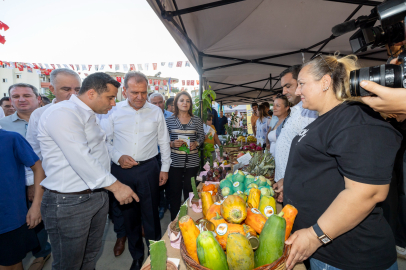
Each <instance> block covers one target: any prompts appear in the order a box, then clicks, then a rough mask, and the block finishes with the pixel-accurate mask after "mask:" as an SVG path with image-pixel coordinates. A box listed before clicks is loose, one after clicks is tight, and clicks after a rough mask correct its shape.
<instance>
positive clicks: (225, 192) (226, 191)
mask: <svg viewBox="0 0 406 270" xmlns="http://www.w3.org/2000/svg"><path fill="white" fill-rule="evenodd" d="M230 194H231V189H230V188H229V187H224V188H222V189H221V195H223V197H225V196H228V195H230Z"/></svg>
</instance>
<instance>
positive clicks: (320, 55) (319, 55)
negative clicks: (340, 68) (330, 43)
mask: <svg viewBox="0 0 406 270" xmlns="http://www.w3.org/2000/svg"><path fill="white" fill-rule="evenodd" d="M317 57H321V59H323V61H324V63H326V65H327V66H328V69H329V70H330V71H331V72H333V70H332V69H331V67H330V65H329V64H328V63H327V61H326V59H324V57H323V55H322V54H321V53H319V54H317V55H316V56H315V57H314V58H313V60H314V59H316V58H317Z"/></svg>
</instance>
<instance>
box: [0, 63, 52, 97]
mask: <svg viewBox="0 0 406 270" xmlns="http://www.w3.org/2000/svg"><path fill="white" fill-rule="evenodd" d="M31 71H32V72H29V71H28V70H27V68H24V69H23V71H20V70H19V69H18V68H9V67H8V66H7V65H3V66H0V98H2V97H6V96H8V88H9V87H10V86H11V85H13V84H16V83H28V84H31V85H33V86H35V87H36V88H37V89H38V90H39V91H40V93H41V94H42V93H43V92H42V91H43V90H42V89H41V80H42V78H41V75H39V74H38V73H37V70H35V69H32V70H31ZM48 77H49V76H48ZM44 80H46V78H45V79H44Z"/></svg>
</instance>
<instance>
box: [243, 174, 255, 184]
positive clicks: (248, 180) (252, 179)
mask: <svg viewBox="0 0 406 270" xmlns="http://www.w3.org/2000/svg"><path fill="white" fill-rule="evenodd" d="M254 182H255V177H254V176H252V175H247V176H245V182H244V184H245V186H246V187H247V186H248V185H249V184H251V183H254Z"/></svg>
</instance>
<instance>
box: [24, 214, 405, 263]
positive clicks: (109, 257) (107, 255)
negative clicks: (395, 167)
mask: <svg viewBox="0 0 406 270" xmlns="http://www.w3.org/2000/svg"><path fill="white" fill-rule="evenodd" d="M169 222H170V213H169V211H166V213H165V216H164V218H163V219H162V220H161V229H162V235H163V234H164V233H165V232H166V229H167V228H168V224H169ZM115 243H116V234H115V233H114V230H113V224H112V223H111V221H110V220H108V222H107V223H106V228H105V230H104V235H103V246H102V249H101V250H100V253H99V255H98V257H99V260H98V261H97V265H96V269H97V270H128V269H130V266H131V263H132V258H131V255H130V252H129V251H128V246H127V245H126V249H125V251H124V253H123V254H122V255H121V256H120V257H117V258H116V257H114V254H113V248H114V244H115ZM145 254H147V252H146V251H145ZM33 260H34V258H33V257H32V255H31V254H29V255H27V257H26V258H25V259H24V261H23V264H24V269H28V267H29V265H30V263H31V262H32V261H33ZM398 264H399V270H406V260H402V259H398ZM51 265H52V257H51V258H50V260H49V261H48V262H47V263H46V264H45V267H44V270H51V269H52V267H51Z"/></svg>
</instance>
